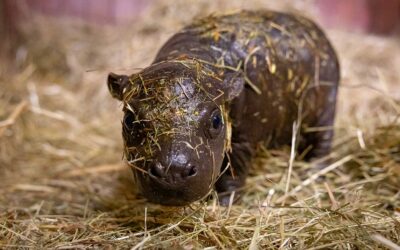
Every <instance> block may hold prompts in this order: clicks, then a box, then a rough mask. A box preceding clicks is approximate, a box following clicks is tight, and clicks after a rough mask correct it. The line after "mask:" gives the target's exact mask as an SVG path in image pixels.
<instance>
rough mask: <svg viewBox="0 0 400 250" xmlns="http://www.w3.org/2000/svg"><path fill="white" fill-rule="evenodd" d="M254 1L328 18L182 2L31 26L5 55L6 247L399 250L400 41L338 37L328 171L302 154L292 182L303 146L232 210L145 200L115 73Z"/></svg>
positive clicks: (268, 165)
mask: <svg viewBox="0 0 400 250" xmlns="http://www.w3.org/2000/svg"><path fill="white" fill-rule="evenodd" d="M244 7H246V8H249V7H250V8H252V9H260V8H272V9H278V10H288V11H291V12H300V13H302V14H305V15H308V16H310V17H311V18H316V12H315V10H314V9H313V5H312V1H296V4H294V3H293V2H292V1H289V0H287V1H269V2H268V1H267V2H265V1H262V0H249V1H246V3H244V2H242V3H240V2H239V1H224V0H218V1H206V0H201V1H196V2H194V1H186V0H178V1H174V4H171V3H168V2H166V1H158V3H157V4H155V5H154V6H151V7H149V8H148V9H146V10H145V12H144V13H143V15H142V16H141V18H139V19H138V20H137V21H135V22H134V23H132V24H131V25H129V26H124V27H118V28H116V27H111V26H109V27H96V26H91V25H87V24H82V23H80V22H79V21H77V20H62V19H61V20H54V19H50V18H48V19H45V18H43V17H37V18H35V19H33V20H32V22H31V23H29V24H26V25H24V26H23V27H21V36H20V41H21V42H20V43H19V44H18V45H17V46H16V47H15V48H14V49H15V51H16V52H15V53H14V54H13V57H12V60H11V61H6V60H5V59H4V58H2V59H0V84H1V85H0V86H1V88H0V248H13V247H15V248H57V249H79V248H93V247H100V248H108V249H114V248H128V247H129V248H134V249H139V248H144V249H147V248H150V249H152V248H167V249H168V248H172V249H198V248H208V249H222V248H228V249H235V248H237V249H247V248H251V249H257V247H258V248H259V249H290V248H293V249H385V247H388V248H390V247H392V249H399V248H398V247H399V246H398V245H397V246H396V244H399V243H400V120H399V115H400V88H399V85H400V74H399V70H400V69H399V65H400V57H399V56H398V55H399V54H400V38H399V37H378V36H372V35H361V34H353V33H349V32H343V31H337V30H327V34H328V37H330V39H331V41H332V43H333V45H334V47H335V48H336V50H337V53H338V55H339V57H340V61H341V70H342V82H341V86H340V90H339V91H340V92H339V98H338V110H337V120H336V123H335V127H334V130H335V143H334V148H333V152H332V154H331V156H330V160H331V162H332V164H331V165H330V166H329V167H328V168H327V169H326V170H324V171H321V172H316V173H315V174H314V175H311V174H310V172H311V171H310V170H311V169H312V167H313V166H312V165H311V164H308V163H305V162H302V161H297V160H296V161H294V163H293V171H292V173H291V176H290V178H288V165H289V159H290V150H287V149H283V150H281V151H264V152H262V153H261V154H260V157H258V158H257V160H256V161H255V163H254V166H253V169H252V170H251V176H250V178H249V179H248V180H247V184H246V186H245V188H244V195H243V198H242V202H241V203H239V204H235V205H232V206H230V207H228V208H226V207H220V206H219V205H218V203H217V201H216V199H215V194H214V196H213V197H211V198H210V199H209V200H205V201H202V202H196V203H193V204H192V205H190V206H187V207H183V208H179V207H163V206H159V205H154V204H149V203H147V202H146V201H145V200H144V199H143V197H141V196H140V195H138V194H136V192H135V189H134V183H133V178H132V176H131V172H130V170H129V169H128V167H127V166H125V165H124V164H123V161H122V138H121V135H120V133H121V123H120V121H121V118H122V112H121V105H120V104H118V103H117V102H116V101H115V100H114V99H112V98H111V97H110V96H109V93H108V90H107V87H106V81H105V80H106V76H107V74H108V72H111V71H113V72H116V73H132V72H137V71H138V70H140V68H142V67H145V66H147V65H148V64H149V63H151V60H152V59H153V57H154V56H155V54H156V52H157V50H158V49H159V48H160V46H161V45H162V43H163V42H165V41H166V39H167V38H168V37H169V36H171V35H172V34H173V33H174V32H176V31H178V30H179V29H180V28H181V27H182V26H183V25H184V24H187V23H189V22H190V20H192V19H193V18H195V17H199V16H202V15H205V14H208V13H211V12H214V11H216V10H217V11H223V10H232V9H239V8H244ZM320 176H324V177H325V178H320ZM288 181H289V182H288ZM396 247H397V248H396Z"/></svg>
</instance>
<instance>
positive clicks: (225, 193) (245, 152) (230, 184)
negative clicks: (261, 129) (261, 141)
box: [215, 142, 254, 206]
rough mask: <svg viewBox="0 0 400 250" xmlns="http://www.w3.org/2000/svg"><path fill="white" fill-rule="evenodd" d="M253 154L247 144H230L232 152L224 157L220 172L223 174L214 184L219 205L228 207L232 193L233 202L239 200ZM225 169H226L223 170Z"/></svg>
mask: <svg viewBox="0 0 400 250" xmlns="http://www.w3.org/2000/svg"><path fill="white" fill-rule="evenodd" d="M253 154H254V152H253V150H252V148H251V146H250V145H249V143H235V142H232V152H231V153H229V154H227V155H226V156H225V158H224V162H223V165H222V166H223V167H222V170H221V171H224V172H223V173H222V175H221V176H220V178H219V179H218V180H217V182H216V183H215V189H216V190H217V192H218V199H219V201H220V204H221V205H223V206H227V205H229V202H230V198H231V194H232V192H235V196H234V201H236V200H237V199H238V198H239V196H240V195H239V194H240V192H241V190H240V188H241V187H243V185H244V184H245V181H246V177H247V175H248V172H249V167H250V164H251V158H252V156H253ZM228 164H229V166H228ZM226 167H228V168H227V169H225V168H226Z"/></svg>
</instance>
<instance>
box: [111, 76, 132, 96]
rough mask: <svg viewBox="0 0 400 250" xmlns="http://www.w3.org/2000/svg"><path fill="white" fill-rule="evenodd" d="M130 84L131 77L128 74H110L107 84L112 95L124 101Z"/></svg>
mask: <svg viewBox="0 0 400 250" xmlns="http://www.w3.org/2000/svg"><path fill="white" fill-rule="evenodd" d="M128 85H129V77H128V76H126V75H117V74H114V73H110V74H108V77H107V86H108V90H109V91H110V94H111V95H112V97H114V98H116V99H118V100H120V101H122V99H123V96H124V92H125V89H126V87H127V86H128Z"/></svg>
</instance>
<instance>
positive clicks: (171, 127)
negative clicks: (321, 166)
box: [107, 11, 340, 205]
mask: <svg viewBox="0 0 400 250" xmlns="http://www.w3.org/2000/svg"><path fill="white" fill-rule="evenodd" d="M339 78H340V76H339V63H338V59H337V56H336V54H335V51H334V49H333V48H332V45H331V44H330V42H329V41H328V39H327V38H326V36H325V35H324V33H323V32H322V31H321V29H320V28H319V27H318V26H317V25H316V24H314V23H313V22H312V21H310V20H308V19H306V18H304V17H301V16H297V15H292V14H285V13H279V12H273V11H240V12H237V13H233V14H232V13H230V14H226V15H211V16H208V17H206V18H204V19H200V20H197V21H194V22H193V23H192V24H190V25H189V26H187V27H185V28H184V29H183V30H181V31H180V32H178V33H176V34H175V35H173V36H172V37H171V38H170V39H169V40H168V41H167V42H166V43H165V44H164V46H163V47H162V48H161V49H160V51H159V52H158V54H157V56H156V58H155V60H154V62H153V63H152V64H151V65H150V66H148V67H147V68H144V69H143V70H141V71H140V72H139V73H135V74H133V75H131V76H126V75H116V74H113V73H110V74H109V76H108V82H107V84H108V88H109V90H110V92H111V95H112V96H113V97H114V98H116V99H118V100H120V101H122V102H123V111H124V114H125V115H124V118H123V121H122V135H123V139H124V143H125V150H124V154H125V157H126V159H127V161H128V163H129V165H130V166H131V167H132V169H133V173H134V176H135V180H136V182H137V185H138V187H139V189H140V191H141V192H142V194H143V195H144V196H145V197H146V198H147V199H148V200H150V201H152V202H156V203H160V204H164V205H185V204H188V203H190V202H193V201H196V200H199V199H201V198H202V197H205V196H207V195H208V194H209V193H210V191H211V190H212V189H213V188H215V189H216V191H217V192H218V194H219V199H220V202H221V203H222V204H227V203H228V201H229V197H230V194H231V193H232V192H233V191H235V190H237V189H238V188H240V187H242V186H243V185H244V183H245V179H246V176H247V174H248V170H249V167H250V166H251V163H252V158H253V157H254V155H255V152H256V149H257V148H259V146H260V145H264V147H266V148H276V147H279V146H283V145H290V144H291V139H292V133H293V132H292V131H293V126H294V122H296V124H298V127H299V135H298V137H297V138H298V139H297V141H298V146H297V150H298V151H299V152H303V151H305V150H306V151H307V154H306V159H307V160H312V159H315V158H319V157H323V156H325V155H327V154H328V153H329V151H330V146H331V141H332V136H333V132H332V130H331V129H329V127H330V126H332V124H333V121H334V115H335V103H336V93H337V87H338V82H339ZM310 127H318V128H320V129H313V130H312V131H314V132H307V133H306V132H305V129H307V128H310ZM321 127H322V128H325V129H321ZM326 128H328V129H326Z"/></svg>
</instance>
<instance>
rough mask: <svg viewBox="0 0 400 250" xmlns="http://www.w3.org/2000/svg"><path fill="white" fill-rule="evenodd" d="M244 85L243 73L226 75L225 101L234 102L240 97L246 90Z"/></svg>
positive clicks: (224, 83) (224, 84) (224, 82)
mask: <svg viewBox="0 0 400 250" xmlns="http://www.w3.org/2000/svg"><path fill="white" fill-rule="evenodd" d="M244 84H245V80H244V77H243V73H241V72H239V71H237V72H229V73H226V74H225V76H224V81H223V86H224V88H223V89H224V93H225V100H226V101H232V100H233V99H234V98H235V97H238V96H239V95H240V93H242V91H243V89H244Z"/></svg>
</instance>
